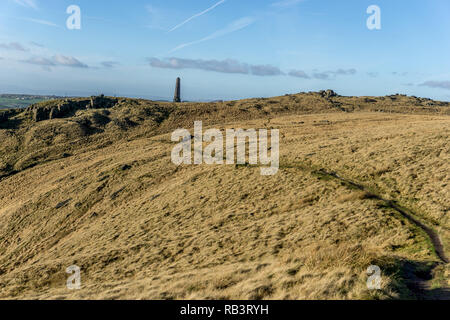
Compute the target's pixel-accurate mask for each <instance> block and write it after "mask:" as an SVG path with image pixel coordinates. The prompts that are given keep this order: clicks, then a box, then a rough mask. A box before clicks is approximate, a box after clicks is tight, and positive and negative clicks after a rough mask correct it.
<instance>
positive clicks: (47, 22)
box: [18, 18, 61, 28]
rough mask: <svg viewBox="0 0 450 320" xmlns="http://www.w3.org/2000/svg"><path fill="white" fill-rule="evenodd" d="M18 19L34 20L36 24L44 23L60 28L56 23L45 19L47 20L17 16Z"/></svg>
mask: <svg viewBox="0 0 450 320" xmlns="http://www.w3.org/2000/svg"><path fill="white" fill-rule="evenodd" d="M18 19H20V20H24V21H29V22H34V23H37V24H42V25H45V26H50V27H56V28H61V26H58V25H57V24H56V23H53V22H51V21H47V20H41V19H33V18H18Z"/></svg>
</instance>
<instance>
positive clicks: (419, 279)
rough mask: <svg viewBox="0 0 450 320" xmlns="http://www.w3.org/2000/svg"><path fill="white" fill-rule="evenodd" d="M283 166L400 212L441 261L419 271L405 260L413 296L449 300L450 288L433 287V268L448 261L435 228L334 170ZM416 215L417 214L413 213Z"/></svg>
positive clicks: (393, 202) (408, 283)
mask: <svg viewBox="0 0 450 320" xmlns="http://www.w3.org/2000/svg"><path fill="white" fill-rule="evenodd" d="M284 167H285V168H295V169H302V170H307V171H310V172H312V173H313V174H317V175H320V176H324V177H327V178H331V179H335V180H339V181H340V182H342V183H344V184H345V185H347V186H349V187H351V188H355V189H358V190H361V191H364V192H366V193H368V194H369V195H370V197H371V199H375V200H379V201H381V202H383V203H384V204H385V206H386V207H388V208H391V209H393V210H395V211H397V212H398V213H400V214H401V215H402V216H403V217H405V218H406V219H407V220H408V221H410V222H411V223H413V224H415V225H416V226H418V227H419V228H420V229H421V230H423V231H424V232H425V233H426V234H427V236H428V237H429V239H430V241H431V243H432V246H433V249H434V251H435V253H436V255H437V257H438V258H439V260H440V261H441V262H440V263H436V264H435V265H434V266H433V267H432V268H431V269H430V270H429V271H427V272H419V271H418V270H417V266H416V265H414V263H412V262H406V263H405V265H404V268H403V270H404V276H405V278H406V285H407V286H408V288H409V289H410V290H411V292H412V293H413V294H414V295H415V297H416V298H417V299H419V300H450V288H449V287H442V288H433V286H432V281H433V275H434V272H433V271H434V270H436V269H437V268H438V267H439V266H441V267H442V266H443V265H447V264H448V263H449V259H448V257H447V256H446V254H445V250H444V246H443V244H442V241H441V239H440V237H439V235H438V234H437V232H436V231H435V230H433V229H432V228H430V227H429V226H427V225H426V224H424V223H423V222H421V221H419V220H418V219H417V218H415V217H414V216H413V215H415V214H414V213H413V212H412V211H411V210H409V209H407V208H404V207H402V206H401V205H399V204H398V203H397V201H395V200H387V199H384V198H383V197H381V196H380V195H378V194H376V193H374V192H373V191H371V190H369V188H367V187H365V186H364V185H362V184H359V183H356V182H354V181H351V180H349V179H346V178H344V177H341V176H340V175H339V174H337V173H336V172H332V171H327V170H325V169H320V170H314V169H312V168H310V167H305V166H302V165H300V164H299V165H287V166H286V165H285V166H284ZM415 216H417V215H415Z"/></svg>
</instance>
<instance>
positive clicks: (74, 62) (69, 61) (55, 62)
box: [23, 54, 88, 70]
mask: <svg viewBox="0 0 450 320" xmlns="http://www.w3.org/2000/svg"><path fill="white" fill-rule="evenodd" d="M23 62H25V63H29V64H35V65H39V66H42V67H45V68H46V70H48V69H49V68H50V67H56V66H65V67H72V68H88V65H86V64H84V63H82V62H81V61H79V60H78V59H76V58H74V57H70V56H63V55H61V54H56V55H54V56H53V57H52V58H45V57H32V58H30V59H28V60H23Z"/></svg>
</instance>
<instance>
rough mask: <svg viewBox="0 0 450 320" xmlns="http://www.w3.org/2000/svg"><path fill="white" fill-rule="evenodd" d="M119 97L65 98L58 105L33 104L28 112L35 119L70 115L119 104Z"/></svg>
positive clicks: (41, 119) (40, 119)
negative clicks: (79, 111)
mask: <svg viewBox="0 0 450 320" xmlns="http://www.w3.org/2000/svg"><path fill="white" fill-rule="evenodd" d="M117 101H118V100H117V99H111V98H106V97H105V96H104V95H101V96H98V97H91V98H90V100H70V99H65V100H63V101H61V102H60V103H59V104H58V105H56V106H55V105H50V106H46V105H43V106H42V105H39V104H36V105H32V106H30V107H28V108H27V109H26V112H28V113H29V114H31V115H32V118H33V121H35V122H38V121H44V120H49V119H57V118H66V117H70V116H72V115H73V114H75V112H77V111H78V110H85V109H91V108H92V109H109V108H112V107H114V106H115V105H116V104H117Z"/></svg>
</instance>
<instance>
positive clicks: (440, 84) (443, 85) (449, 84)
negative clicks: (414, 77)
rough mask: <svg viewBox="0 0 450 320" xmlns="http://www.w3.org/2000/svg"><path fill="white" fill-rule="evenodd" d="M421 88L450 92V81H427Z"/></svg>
mask: <svg viewBox="0 0 450 320" xmlns="http://www.w3.org/2000/svg"><path fill="white" fill-rule="evenodd" d="M420 86H422V87H429V88H438V89H446V90H450V81H426V82H424V83H422V84H420Z"/></svg>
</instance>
